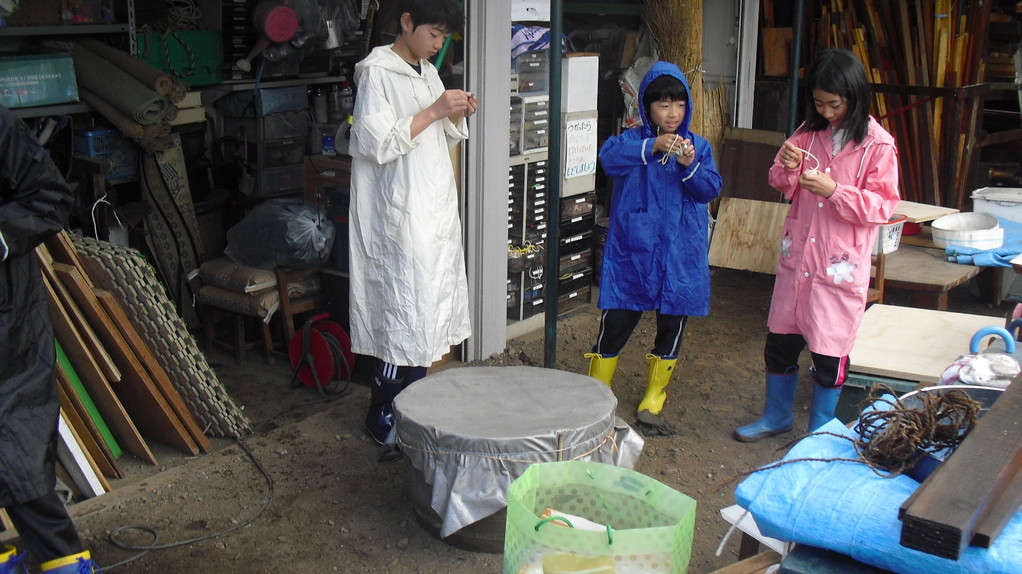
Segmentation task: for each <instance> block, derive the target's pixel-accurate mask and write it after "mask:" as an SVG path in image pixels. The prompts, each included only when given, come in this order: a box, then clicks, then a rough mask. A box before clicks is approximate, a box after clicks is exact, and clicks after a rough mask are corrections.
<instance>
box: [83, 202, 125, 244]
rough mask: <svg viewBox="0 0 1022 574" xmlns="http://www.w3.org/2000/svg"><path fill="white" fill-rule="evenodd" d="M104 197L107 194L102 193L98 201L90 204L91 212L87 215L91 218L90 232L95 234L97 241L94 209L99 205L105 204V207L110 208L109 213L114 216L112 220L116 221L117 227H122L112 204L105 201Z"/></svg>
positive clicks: (97, 233) (97, 231) (97, 230)
mask: <svg viewBox="0 0 1022 574" xmlns="http://www.w3.org/2000/svg"><path fill="white" fill-rule="evenodd" d="M106 196H107V194H105V193H104V194H103V197H100V198H99V199H97V200H96V201H94V202H93V203H92V210H91V211H90V212H89V215H90V216H91V217H92V230H93V232H94V233H95V234H96V239H99V229H97V228H96V207H97V206H98V205H99V204H101V203H105V204H106V205H109V206H110V211H111V212H112V213H113V214H114V219H116V220H117V226H118V227H124V224H123V223H121V218H120V216H118V215H117V210H116V209H114V206H113V204H111V203H110V202H109V201H107V200H106Z"/></svg>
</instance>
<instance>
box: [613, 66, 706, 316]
mask: <svg viewBox="0 0 1022 574" xmlns="http://www.w3.org/2000/svg"><path fill="white" fill-rule="evenodd" d="M663 75H671V76H674V77H676V78H678V79H679V80H681V83H682V84H683V85H684V86H685V91H686V93H690V88H689V85H688V80H686V79H685V75H684V74H682V72H681V70H679V69H678V67H677V66H675V65H674V64H670V63H668V62H657V63H655V64H653V66H652V67H651V68H650V70H649V72H648V73H647V74H646V77H645V78H643V80H642V84H641V85H640V86H639V100H638V101H639V102H642V101H643V96H644V95H645V92H646V88H647V87H648V86H649V84H650V82H652V81H653V80H655V79H656V78H658V77H660V76H663ZM688 102H689V104H690V106H689V112H688V114H686V116H685V119H684V121H683V122H682V124H681V126H680V127H679V128H678V135H679V136H681V137H683V138H688V139H689V140H691V141H692V143H693V144H694V145H695V161H694V162H693V163H692V165H691V166H689V167H687V168H686V167H685V166H684V165H681V164H680V163H678V162H677V161H675V160H674V159H673V158H671V160H670V161H668V162H667V164H666V165H663V164H661V163H660V161H659V160H660V159H661V158H662V157H663V154H662V153H660V152H655V153H654V152H653V140H654V139H655V138H656V136H657V127H656V126H655V125H652V124H651V122H650V120H649V118H648V117H646V110H645V109H644V108H643V107H641V105H640V110H639V113H640V115H641V118H642V125H640V126H637V127H634V128H631V129H629V130H626V131H624V132H623V133H621V134H620V135H617V136H614V137H611V138H609V139H608V140H607V141H606V142H605V143H604V144H603V147H602V148H601V149H600V156H599V157H600V163H601V165H602V166H603V171H604V172H605V173H606V174H607V176H609V177H611V178H613V181H614V187H613V195H612V196H611V203H610V228H609V230H608V234H607V242H606V245H605V246H604V250H603V268H602V271H601V275H600V302H599V306H600V308H601V309H629V310H632V311H652V310H658V311H660V312H661V313H663V314H665V315H688V316H696V317H701V316H705V315H708V314H709V312H710V269H709V260H708V242H709V215H708V213H707V207H706V204H707V203H709V202H710V201H712V200H713V199H714V198H716V197H717V196H718V195H719V194H720V188H721V178H720V174H719V173H717V166H716V164H715V163H714V161H713V150H712V148H711V147H710V143H709V142H708V141H706V139H704V138H702V137H701V136H698V135H696V134H694V133H692V132H691V131H689V124H690V123H691V117H692V109H691V102H692V98H691V95H690V96H689V98H688Z"/></svg>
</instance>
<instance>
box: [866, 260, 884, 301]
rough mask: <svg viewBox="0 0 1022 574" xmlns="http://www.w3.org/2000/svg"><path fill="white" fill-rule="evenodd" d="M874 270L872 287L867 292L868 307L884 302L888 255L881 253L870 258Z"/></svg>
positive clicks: (871, 274)
mask: <svg viewBox="0 0 1022 574" xmlns="http://www.w3.org/2000/svg"><path fill="white" fill-rule="evenodd" d="M870 263H871V266H872V269H871V270H870V282H869V283H870V285H869V289H868V290H867V291H866V306H867V307H869V306H870V304H872V303H880V304H883V302H884V267H885V265H886V264H887V255H886V254H884V253H879V254H877V255H874V256H872V257H871V258H870Z"/></svg>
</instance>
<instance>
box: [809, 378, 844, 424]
mask: <svg viewBox="0 0 1022 574" xmlns="http://www.w3.org/2000/svg"><path fill="white" fill-rule="evenodd" d="M840 398H841V387H824V386H822V385H819V384H816V383H814V384H813V406H812V407H811V408H810V409H809V432H815V431H816V429H818V428H820V427H822V426H823V425H825V424H827V423H829V422H830V420H831V419H833V418H834V411H835V410H836V409H837V401H838V399H840Z"/></svg>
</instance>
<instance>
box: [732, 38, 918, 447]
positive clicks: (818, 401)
mask: <svg viewBox="0 0 1022 574" xmlns="http://www.w3.org/2000/svg"><path fill="white" fill-rule="evenodd" d="M807 87H808V89H809V95H810V96H811V97H810V99H809V100H808V102H807V106H806V120H805V122H804V123H803V124H802V125H801V126H800V127H799V128H798V129H797V130H796V131H795V133H794V134H793V135H792V136H791V137H790V138H789V139H788V140H787V141H786V142H784V144H783V145H782V146H781V149H780V151H778V152H777V156H776V157H775V158H774V164H773V166H772V167H771V168H770V174H769V181H770V185H771V186H773V187H774V188H775V189H777V190H778V191H780V192H781V193H783V194H784V197H785V198H786V199H788V200H790V201H791V210H790V211H789V212H788V217H787V218H786V219H785V222H784V231H783V233H782V235H781V253H780V261H779V262H778V265H777V277H776V280H775V282H774V292H773V297H772V299H771V302H770V315H769V317H768V319H767V326H768V327H769V330H770V332H769V334H768V335H767V340H766V348H765V350H764V353H763V355H764V360H765V362H766V406H765V407H764V411H763V416H762V417H761V418H760V419H759V420H758V421H756V422H754V423H752V424H749V425H746V426H743V427H741V428H739V429H737V430H735V433H734V436H735V439H737V440H739V441H743V442H753V441H757V440H759V439H761V438H765V437H768V436H773V435H776V434H780V433H783V432H786V431H788V430H790V429H791V428H792V424H793V417H792V403H793V401H794V398H795V390H796V388H797V387H798V361H799V356H800V355H801V353H802V351H803V350H804V349H805V348H806V346H808V347H809V351H810V353H812V361H813V369H812V380H813V399H812V407H811V409H810V417H809V431H810V432H812V431H814V430H816V429H817V428H819V427H820V426H822V425H823V424H824V423H826V422H828V421H830V420H831V419H832V418H834V410H835V408H836V406H837V402H838V398H839V396H840V394H841V385H842V383H844V381H845V378H846V376H847V373H848V353H849V352H850V351H851V349H852V345H853V343H854V342H855V333H856V331H857V330H858V328H859V323H860V322H861V321H862V316H863V314H864V313H865V310H866V290H867V287H868V286H869V279H870V257H871V254H872V252H873V245H874V243H875V242H876V238H877V233H878V230H879V226H880V224H882V223H886V222H887V221H888V219H890V217H891V216H892V215H893V214H894V210H895V208H896V207H897V206H898V201H899V198H898V152H897V149H896V148H895V142H894V138H893V137H892V136H891V134H889V133H887V131H885V130H884V129H883V128H882V127H880V124H879V123H878V122H877V121H876V120H875V119H873V118H872V117H870V115H869V109H870V90H869V84H868V82H867V80H866V71H865V69H864V68H863V66H862V63H861V62H859V60H858V59H857V58H856V57H855V55H854V54H852V53H851V52H849V51H847V50H839V49H834V48H830V49H827V50H825V51H823V52H822V53H821V54H820V56H819V58H818V59H817V60H816V63H815V64H814V66H813V69H812V70H811V71H810V74H809V77H808V82H807Z"/></svg>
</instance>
